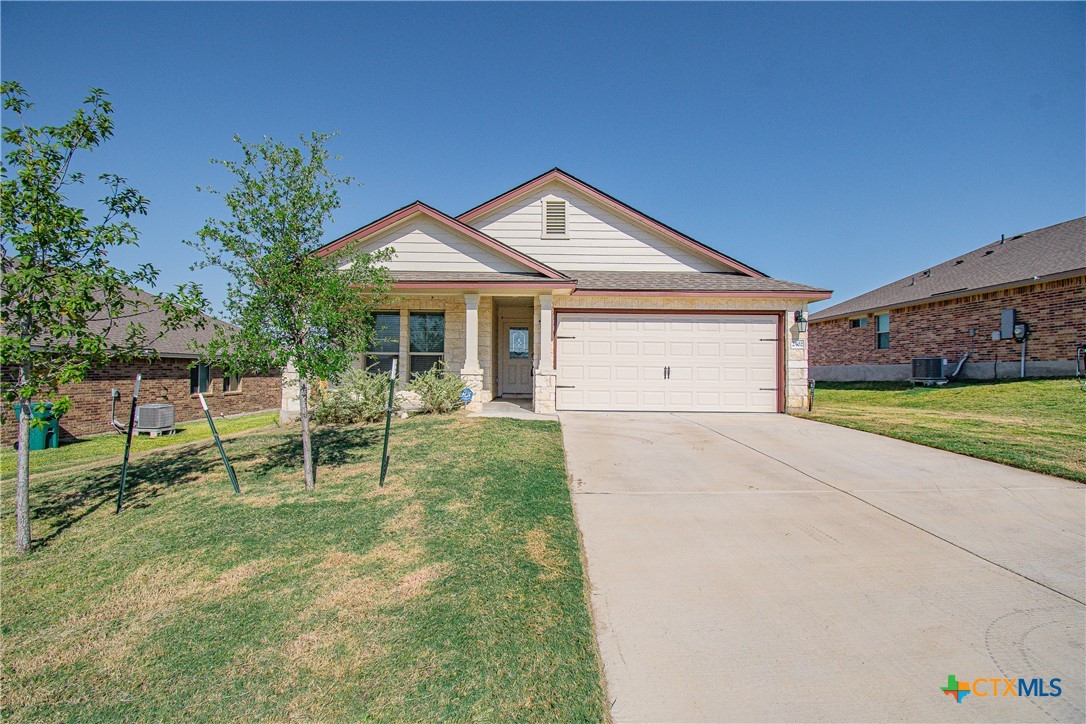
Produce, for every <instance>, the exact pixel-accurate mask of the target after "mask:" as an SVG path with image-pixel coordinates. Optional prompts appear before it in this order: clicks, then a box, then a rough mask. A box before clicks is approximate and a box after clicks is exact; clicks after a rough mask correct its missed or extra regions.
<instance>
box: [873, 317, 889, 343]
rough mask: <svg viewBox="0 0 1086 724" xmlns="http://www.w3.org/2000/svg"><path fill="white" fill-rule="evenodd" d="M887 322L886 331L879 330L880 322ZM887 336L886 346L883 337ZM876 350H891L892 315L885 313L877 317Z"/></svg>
mask: <svg viewBox="0 0 1086 724" xmlns="http://www.w3.org/2000/svg"><path fill="white" fill-rule="evenodd" d="M881 319H885V320H886V329H880V328H879V320H881ZM884 336H885V339H886V344H885V345H883V344H882V341H883V337H884ZM875 349H890V313H889V312H884V313H882V314H876V315H875Z"/></svg>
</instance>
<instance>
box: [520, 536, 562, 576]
mask: <svg viewBox="0 0 1086 724" xmlns="http://www.w3.org/2000/svg"><path fill="white" fill-rule="evenodd" d="M550 537H551V536H550V533H548V532H547V531H546V530H545V529H544V528H542V527H540V528H533V529H532V530H530V531H528V532H527V533H525V534H524V549H525V550H526V551H527V552H528V558H529V559H531V561H532V563H534V564H536V565H537V566H539V567H540V568H542V569H543V572H542V573H540V574H539V578H540V579H541V580H544V581H550V580H553V579H555V578H557V577H558V576H561V575H562V573H563V569H564V568H565V563H566V562H565V559H564V558H562V556H561V555H559V553H558V551H556V550H555V549H554V548H553V547H552V546H551V544H550Z"/></svg>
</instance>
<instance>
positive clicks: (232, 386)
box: [222, 372, 241, 392]
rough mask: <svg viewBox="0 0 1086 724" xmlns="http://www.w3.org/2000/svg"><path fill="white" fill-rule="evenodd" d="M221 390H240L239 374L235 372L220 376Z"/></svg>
mask: <svg viewBox="0 0 1086 724" xmlns="http://www.w3.org/2000/svg"><path fill="white" fill-rule="evenodd" d="M222 391H223V392H241V375H239V374H237V373H236V372H235V373H234V374H232V375H223V376H222Z"/></svg>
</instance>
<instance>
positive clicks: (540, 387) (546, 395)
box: [532, 368, 558, 415]
mask: <svg viewBox="0 0 1086 724" xmlns="http://www.w3.org/2000/svg"><path fill="white" fill-rule="evenodd" d="M532 381H533V387H534V390H533V391H534V395H533V397H532V402H533V403H534V409H535V411H536V412H537V413H539V414H541V415H553V414H554V413H555V409H554V393H555V391H556V389H557V384H558V372H557V371H555V370H553V369H542V368H539V369H536V371H535V376H534V377H533V378H532Z"/></svg>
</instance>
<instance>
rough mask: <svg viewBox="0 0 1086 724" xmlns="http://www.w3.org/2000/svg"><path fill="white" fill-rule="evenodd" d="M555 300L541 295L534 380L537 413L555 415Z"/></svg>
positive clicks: (546, 295)
mask: <svg viewBox="0 0 1086 724" xmlns="http://www.w3.org/2000/svg"><path fill="white" fill-rule="evenodd" d="M553 344H554V298H553V297H552V296H551V295H550V294H540V295H539V366H538V367H537V368H536V370H535V377H534V379H533V383H534V384H533V385H532V386H533V390H532V392H533V394H532V403H533V407H534V408H535V411H536V412H540V413H544V414H553V413H554V410H555V408H554V394H555V392H556V391H557V387H556V384H557V382H558V373H557V372H555V370H554V347H553Z"/></svg>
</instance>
